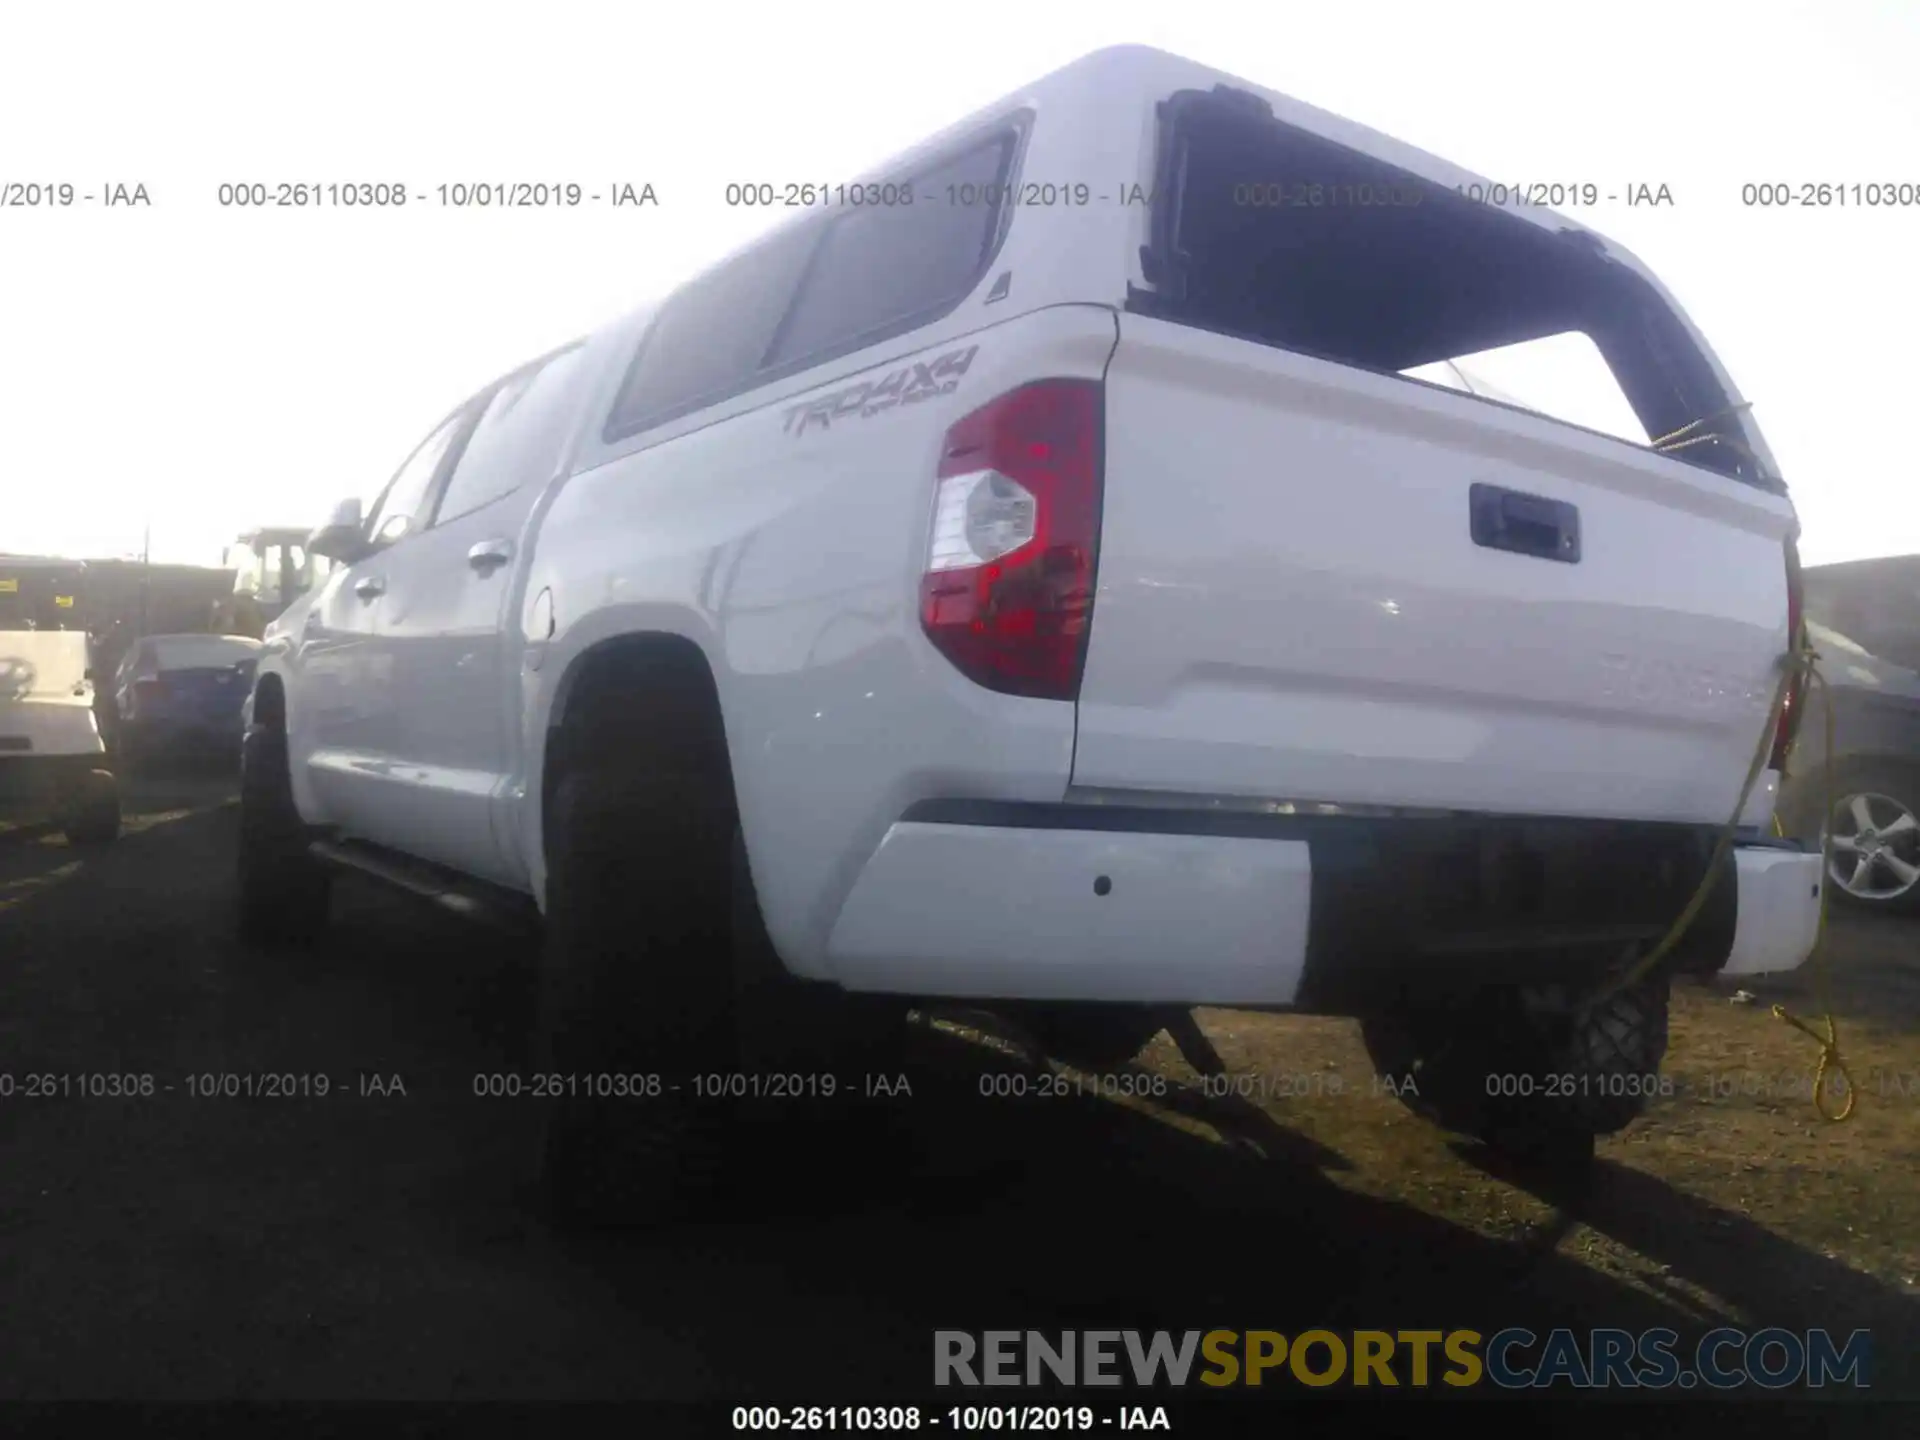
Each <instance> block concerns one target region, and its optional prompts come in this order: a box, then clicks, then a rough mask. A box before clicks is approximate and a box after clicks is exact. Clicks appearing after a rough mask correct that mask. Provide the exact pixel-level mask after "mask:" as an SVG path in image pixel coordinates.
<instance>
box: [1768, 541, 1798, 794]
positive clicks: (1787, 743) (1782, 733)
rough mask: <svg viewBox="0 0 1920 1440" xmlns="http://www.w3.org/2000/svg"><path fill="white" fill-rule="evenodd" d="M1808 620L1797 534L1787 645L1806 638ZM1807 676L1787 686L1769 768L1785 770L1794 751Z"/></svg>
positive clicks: (1790, 549) (1790, 551) (1790, 557)
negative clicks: (1804, 631)
mask: <svg viewBox="0 0 1920 1440" xmlns="http://www.w3.org/2000/svg"><path fill="white" fill-rule="evenodd" d="M1805 624H1806V590H1805V586H1804V583H1803V582H1802V580H1801V578H1800V547H1799V545H1798V544H1797V543H1796V542H1795V540H1794V537H1793V536H1791V535H1789V536H1788V537H1787V647H1788V649H1790V650H1796V651H1797V650H1798V649H1799V648H1800V643H1801V641H1802V640H1803V639H1804V638H1805V637H1804V635H1803V633H1802V632H1803V628H1804V626H1805ZM1806 688H1807V685H1806V677H1805V676H1803V675H1795V676H1794V679H1793V683H1792V685H1790V686H1789V687H1788V689H1787V701H1786V706H1785V708H1783V709H1782V710H1781V711H1780V725H1779V728H1778V729H1776V730H1775V731H1774V733H1773V754H1772V755H1771V756H1770V757H1769V758H1768V760H1767V768H1768V769H1770V770H1777V771H1779V772H1780V773H1781V774H1783V775H1784V774H1785V773H1786V769H1787V757H1788V756H1789V755H1791V754H1792V753H1793V740H1794V736H1796V735H1797V734H1798V733H1799V731H1800V720H1801V716H1802V715H1803V713H1804V711H1805V706H1804V704H1803V703H1802V702H1803V700H1804V699H1805V696H1806Z"/></svg>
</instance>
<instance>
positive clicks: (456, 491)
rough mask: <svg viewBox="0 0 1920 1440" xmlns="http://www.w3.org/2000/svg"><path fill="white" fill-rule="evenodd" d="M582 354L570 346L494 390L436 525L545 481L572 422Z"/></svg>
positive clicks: (455, 470) (456, 468) (444, 494)
mask: <svg viewBox="0 0 1920 1440" xmlns="http://www.w3.org/2000/svg"><path fill="white" fill-rule="evenodd" d="M585 353H586V352H585V350H584V349H583V347H582V346H580V345H574V346H571V347H570V348H568V349H566V350H563V351H561V352H560V353H559V354H557V355H554V356H551V357H549V358H548V359H546V360H545V361H541V362H536V363H535V364H533V365H530V366H528V367H527V368H526V369H524V370H522V371H520V372H519V373H518V374H516V375H511V376H509V377H508V378H507V379H506V381H505V382H504V383H503V384H502V385H501V386H500V388H499V389H497V390H495V391H494V392H493V397H492V398H491V399H490V400H488V401H487V408H486V410H485V411H484V412H483V413H482V414H481V416H480V420H479V423H478V424H476V425H475V426H474V429H473V434H472V435H470V436H468V437H467V443H466V445H465V446H464V447H463V448H462V450H461V452H460V461H459V463H458V464H457V465H455V466H454V467H453V474H452V475H450V476H448V477H447V483H446V486H445V488H444V489H443V490H442V491H441V495H440V505H439V509H438V511H437V512H436V515H435V519H434V523H435V524H439V523H440V522H441V521H444V520H452V519H455V518H457V517H459V516H461V515H465V514H467V513H468V512H470V511H473V510H478V509H480V508H481V507H482V506H483V505H489V504H491V503H493V502H494V501H495V500H498V499H500V498H501V497H502V496H504V495H509V494H511V493H512V492H513V491H515V490H517V489H519V488H520V487H521V486H522V485H524V484H526V483H528V482H529V481H531V480H535V479H540V480H544V479H546V478H547V471H548V470H549V469H550V468H551V467H552V465H553V461H554V457H555V456H556V455H557V454H558V453H559V450H560V445H561V442H562V441H563V440H564V439H565V438H566V430H567V422H568V421H569V420H571V419H572V418H573V408H572V405H571V403H570V402H571V401H572V400H573V398H574V395H575V388H574V381H575V379H576V378H577V377H578V375H579V373H580V365H581V362H582V359H583V358H584V356H585Z"/></svg>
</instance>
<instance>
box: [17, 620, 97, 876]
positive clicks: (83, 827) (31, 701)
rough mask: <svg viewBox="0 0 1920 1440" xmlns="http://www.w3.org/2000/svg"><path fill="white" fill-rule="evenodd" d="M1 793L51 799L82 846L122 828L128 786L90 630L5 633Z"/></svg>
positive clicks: (23, 799)
mask: <svg viewBox="0 0 1920 1440" xmlns="http://www.w3.org/2000/svg"><path fill="white" fill-rule="evenodd" d="M0 798H4V799H6V800H8V801H10V802H13V803H15V804H20V805H24V806H26V807H30V808H32V809H36V810H39V809H45V808H46V807H48V806H51V807H52V809H53V810H54V812H55V813H56V814H57V816H58V817H59V821H60V825H61V828H62V829H63V830H64V831H65V832H66V835H67V839H68V840H69V841H71V842H72V843H73V844H76V845H92V844H105V843H106V842H108V841H111V840H113V839H114V838H115V837H116V836H118V835H119V833H120V789H119V784H118V782H117V781H116V780H115V778H114V776H113V773H112V771H111V770H109V769H108V768H107V766H106V746H105V745H104V744H103V743H102V742H101V739H100V725H99V722H98V720H97V719H96V718H95V716H94V710H93V682H92V679H91V677H90V675H89V673H88V653H87V637H86V634H85V633H84V632H83V631H78V630H9V631H4V632H0Z"/></svg>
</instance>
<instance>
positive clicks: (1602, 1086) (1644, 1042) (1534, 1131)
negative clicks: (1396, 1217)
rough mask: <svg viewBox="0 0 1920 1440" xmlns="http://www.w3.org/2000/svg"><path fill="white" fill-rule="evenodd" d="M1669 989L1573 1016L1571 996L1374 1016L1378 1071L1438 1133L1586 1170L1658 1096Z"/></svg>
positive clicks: (1538, 991)
mask: <svg viewBox="0 0 1920 1440" xmlns="http://www.w3.org/2000/svg"><path fill="white" fill-rule="evenodd" d="M1669 989H1670V987H1669V984H1668V982H1667V981H1666V980H1664V979H1659V980H1647V981H1642V982H1641V983H1639V984H1637V985H1633V986H1630V987H1628V988H1627V989H1625V990H1623V991H1621V992H1620V993H1619V994H1617V995H1613V996H1610V997H1608V998H1606V999H1604V1000H1602V1001H1600V1002H1599V1003H1598V1004H1595V1005H1591V1006H1588V1007H1586V1008H1584V1009H1581V1010H1578V1011H1576V1010H1574V1008H1573V1001H1574V998H1575V997H1574V996H1573V995H1572V993H1571V992H1569V991H1568V990H1567V989H1566V988H1565V987H1560V986H1540V987H1530V988H1527V989H1517V988H1507V989H1500V990H1494V991H1488V992H1485V993H1483V994H1481V995H1478V996H1474V997H1471V998H1467V999H1463V1000H1461V1001H1458V1002H1455V1003H1452V1004H1443V1005H1435V1006H1432V1007H1428V1008H1405V1009H1401V1010H1398V1011H1395V1012H1393V1013H1390V1014H1384V1015H1375V1016H1369V1017H1367V1018H1366V1019H1364V1020H1362V1022H1361V1027H1360V1031H1361V1036H1362V1038H1363V1039H1364V1040H1365V1041H1366V1046H1367V1053H1368V1056H1369V1058H1371V1060H1372V1061H1373V1066H1374V1069H1375V1071H1376V1072H1377V1073H1378V1074H1379V1075H1380V1076H1382V1077H1383V1079H1385V1080H1386V1081H1387V1082H1388V1084H1389V1085H1390V1086H1391V1087H1392V1089H1393V1091H1394V1093H1395V1094H1397V1095H1398V1096H1399V1098H1400V1100H1401V1101H1402V1103H1404V1104H1405V1105H1406V1106H1407V1107H1408V1108H1409V1109H1411V1110H1412V1111H1414V1112H1415V1113H1416V1114H1418V1115H1421V1116H1423V1117H1425V1118H1426V1119H1428V1120H1430V1121H1432V1122H1433V1123H1434V1124H1436V1125H1438V1126H1440V1127H1441V1128H1442V1129H1446V1130H1453V1131H1456V1132H1458V1133H1461V1134H1464V1135H1471V1136H1474V1137H1475V1138H1477V1139H1480V1140H1483V1141H1485V1142H1486V1143H1487V1144H1488V1145H1489V1146H1490V1147H1491V1148H1493V1149H1495V1150H1499V1151H1503V1152H1506V1153H1508V1154H1511V1155H1514V1156H1516V1157H1519V1158H1523V1159H1527V1160H1532V1161H1542V1162H1549V1163H1553V1164H1556V1165H1575V1166H1577V1165H1579V1164H1581V1163H1583V1162H1585V1161H1587V1160H1589V1159H1591V1158H1592V1155H1593V1147H1594V1141H1595V1140H1596V1139H1597V1138H1598V1137H1600V1136H1602V1135H1611V1134H1614V1133H1615V1132H1617V1131H1619V1130H1623V1129H1625V1128H1626V1127H1627V1126H1628V1125H1629V1124H1631V1123H1632V1122H1633V1120H1634V1119H1635V1118H1636V1117H1637V1116H1638V1115H1639V1114H1640V1113H1641V1112H1642V1111H1643V1110H1645V1108H1646V1106H1647V1102H1648V1101H1649V1099H1650V1098H1651V1097H1652V1096H1653V1095H1654V1094H1656V1093H1657V1092H1658V1087H1659V1071H1660V1064H1661V1061H1662V1060H1663V1059H1664V1058H1665V1056H1666V1050H1667V1010H1668V996H1669Z"/></svg>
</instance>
